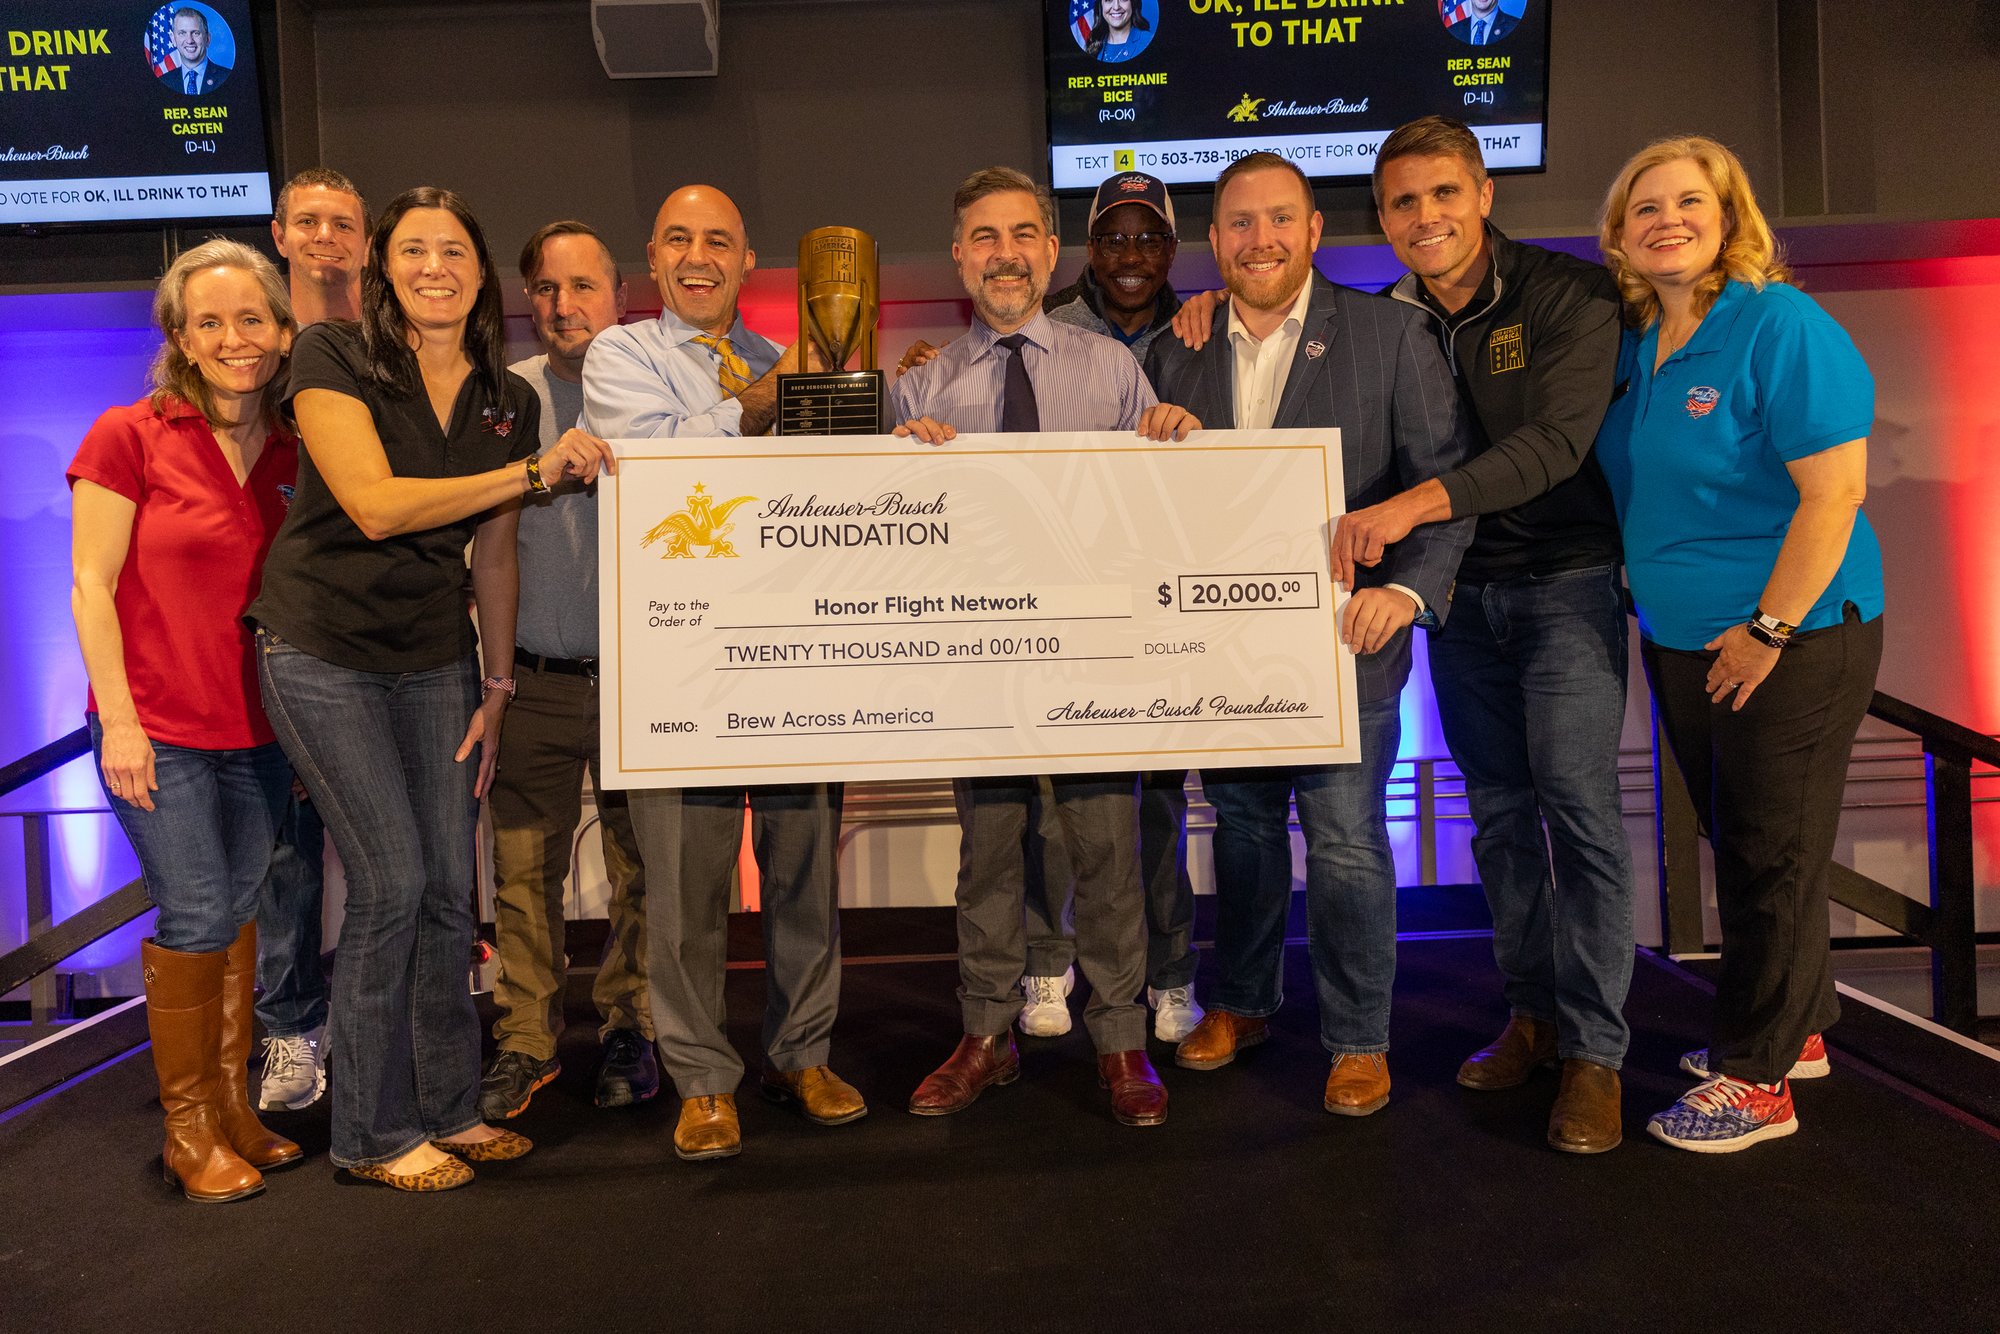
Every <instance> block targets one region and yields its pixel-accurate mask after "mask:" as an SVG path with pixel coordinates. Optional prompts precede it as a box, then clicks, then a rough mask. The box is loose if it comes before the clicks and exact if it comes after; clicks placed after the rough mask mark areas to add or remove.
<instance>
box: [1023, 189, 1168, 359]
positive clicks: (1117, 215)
mask: <svg viewBox="0 0 2000 1334" xmlns="http://www.w3.org/2000/svg"><path fill="white" fill-rule="evenodd" d="M1085 231H1086V232H1088V234H1089V236H1090V248H1089V256H1090V262H1089V264H1087V265H1086V266H1085V267H1084V270H1083V274H1082V276H1080V277H1079V278H1078V279H1077V280H1076V281H1075V282H1074V283H1071V284H1070V285H1069V286H1068V287H1065V288H1063V289H1062V290H1061V291H1060V292H1052V293H1050V294H1049V296H1048V298H1047V299H1046V300H1044V301H1043V302H1042V309H1043V310H1044V311H1046V312H1047V314H1048V317H1049V318H1050V319H1052V320H1055V321H1056V322H1057V323H1060V324H1074V325H1077V326H1078V327H1080V328H1084V329H1088V330H1090V331H1091V332H1092V333H1101V334H1107V335H1109V336H1110V337H1112V338H1116V339H1117V340H1118V341H1119V342H1121V343H1123V344H1125V345H1126V346H1127V347H1129V348H1131V349H1132V355H1133V356H1134V357H1137V358H1138V359H1139V360H1141V361H1144V360H1145V359H1146V349H1147V348H1148V347H1150V346H1151V345H1152V342H1153V338H1154V335H1156V334H1158V333H1159V332H1160V330H1162V329H1164V328H1166V327H1167V325H1168V324H1169V323H1170V322H1172V320H1173V318H1174V312H1175V311H1177V310H1179V309H1180V306H1181V301H1180V298H1179V297H1177V296H1175V295H1174V289H1173V286H1172V285H1171V284H1170V283H1168V282H1167V271H1168V270H1169V269H1171V268H1172V267H1173V264H1174V249H1175V247H1176V245H1177V244H1178V241H1177V239H1176V237H1175V235H1174V201H1173V200H1171V199H1169V198H1167V187H1166V183H1165V182H1164V181H1162V180H1160V179H1159V178H1158V177H1157V176H1148V175H1147V174H1146V173H1145V172H1143V171H1121V172H1119V173H1118V174H1117V175H1116V176H1112V177H1109V178H1107V179H1106V180H1105V182H1104V183H1103V184H1102V185H1100V186H1098V187H1097V196H1096V198H1094V199H1092V200H1091V201H1090V225H1089V226H1088V227H1087V228H1085Z"/></svg>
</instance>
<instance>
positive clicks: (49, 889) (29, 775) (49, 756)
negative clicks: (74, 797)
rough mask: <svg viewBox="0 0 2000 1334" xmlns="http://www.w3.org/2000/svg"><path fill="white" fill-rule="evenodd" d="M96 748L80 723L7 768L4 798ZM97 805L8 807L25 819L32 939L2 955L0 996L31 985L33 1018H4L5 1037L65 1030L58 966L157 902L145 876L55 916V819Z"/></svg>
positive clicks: (1, 786)
mask: <svg viewBox="0 0 2000 1334" xmlns="http://www.w3.org/2000/svg"><path fill="white" fill-rule="evenodd" d="M88 754H90V731H89V729H88V728H83V727H79V728H77V729H76V730H75V731H74V732H71V733H70V734H69V735H68V736H65V737H61V738H59V739H57V740H55V741H51V742H50V743H49V744H48V745H46V746H43V747H42V748H41V749H40V750H37V751H34V752H32V753H30V754H28V755H24V756H22V757H21V758H20V759H18V760H16V761H14V762H13V763H12V764H10V765H8V766H6V768H4V769H0V798H4V797H7V796H9V795H11V794H12V793H14V792H18V791H19V790H20V789H22V788H23V787H26V786H27V785H28V784H29V783H32V782H34V781H35V780H37V779H39V778H45V777H47V776H48V775H49V774H52V773H54V772H55V771H56V770H57V769H60V768H62V767H63V766H64V765H65V764H68V763H69V762H70V761H71V760H74V759H77V758H79V757H81V756H84V755H88ZM92 813H96V812H95V811H94V810H91V811H81V810H29V811H7V812H4V814H5V815H7V816H10V817H12V818H14V819H17V820H19V821H21V846H22V862H23V866H22V869H23V871H24V872H25V876H24V884H25V886H26V890H27V906H28V939H27V943H25V944H23V945H21V946H20V947H18V948H17V949H13V950H10V951H8V952H7V953H6V954H4V955H0V996H4V995H6V994H7V993H8V992H10V991H13V990H15V989H16V988H18V987H20V986H23V985H26V986H27V987H28V1022H27V1023H25V1024H0V1037H7V1038H40V1037H47V1036H48V1035H49V1034H51V1033H54V1032H56V1031H58V1030H59V1029H60V1028H61V1026H62V1024H63V1022H65V1021H67V1020H68V1019H69V1018H70V1017H71V1016H70V1014H69V1004H68V997H67V995H66V994H62V993H60V992H59V990H58V988H57V986H56V977H55V966H56V965H57V964H59V963H61V962H62V961H63V960H64V959H67V958H69V957H70V956H71V955H72V954H75V953H76V952H77V951H78V950H80V949H83V948H84V947H86V946H88V945H91V944H94V943H96V942H97V941H99V940H102V939H103V938H104V937H106V936H108V935H110V934H111V933H112V932H113V931H116V930H117V929H118V928H119V927H121V926H124V925H125V924H127V923H128V922H131V921H133V920H135V919H137V918H138V917H140V916H141V915H142V914H144V913H145V912H146V911H147V910H149V909H150V908H151V907H152V906H153V901H152V900H151V899H150V898H148V897H146V886H145V882H144V881H142V880H134V881H132V882H131V883H130V884H128V885H125V886H124V887H123V888H120V889H117V890H114V891H112V892H111V893H110V894H107V895H105V896H104V897H103V898H101V899H99V900H97V902H95V903H93V904H91V905H90V906H89V907H87V908H84V909H82V910H81V911H79V912H76V913H72V914H71V915H70V916H68V917H65V918H64V919H63V920H62V921H60V922H58V921H56V920H55V862H54V859H53V856H52V848H51V844H50V841H49V821H50V820H51V819H53V818H54V817H56V816H58V815H84V814H92Z"/></svg>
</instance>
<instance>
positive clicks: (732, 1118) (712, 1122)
mask: <svg viewBox="0 0 2000 1334" xmlns="http://www.w3.org/2000/svg"><path fill="white" fill-rule="evenodd" d="M741 1152H743V1127H742V1124H741V1123H740V1122H738V1121H737V1119H736V1095H735V1094H733V1093H716V1094H711V1095H709V1096H707V1097H701V1098H684V1099H682V1101H681V1119H680V1122H679V1124H677V1125H675V1126H674V1153H675V1155H676V1156H678V1157H681V1158H685V1159H687V1160H688V1161H690V1162H695V1161H698V1160H700V1159H703V1158H728V1157H731V1156H733V1155H735V1154H739V1153H741Z"/></svg>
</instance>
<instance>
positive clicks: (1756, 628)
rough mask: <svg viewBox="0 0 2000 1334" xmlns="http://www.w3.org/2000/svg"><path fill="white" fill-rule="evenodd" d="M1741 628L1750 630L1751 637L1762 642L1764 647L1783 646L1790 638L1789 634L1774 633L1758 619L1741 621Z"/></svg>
mask: <svg viewBox="0 0 2000 1334" xmlns="http://www.w3.org/2000/svg"><path fill="white" fill-rule="evenodd" d="M1743 628H1744V629H1745V630H1748V631H1749V632H1750V637H1751V638H1752V639H1754V640H1756V641H1757V642H1758V643H1760V644H1762V645H1763V646H1764V647H1765V648H1783V647H1784V646H1785V645H1786V644H1789V643H1790V642H1791V640H1792V637H1791V636H1790V635H1781V634H1777V633H1774V632H1773V631H1771V630H1770V629H1768V628H1767V627H1765V626H1764V625H1763V624H1762V623H1761V622H1758V621H1745V622H1743Z"/></svg>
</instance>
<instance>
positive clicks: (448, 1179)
mask: <svg viewBox="0 0 2000 1334" xmlns="http://www.w3.org/2000/svg"><path fill="white" fill-rule="evenodd" d="M347 1172H348V1174H349V1175H350V1176H357V1177H360V1178H361V1179H362V1180H363V1181H376V1182H380V1183H381V1184H382V1185H384V1186H389V1187H391V1188H393V1189H395V1190H407V1191H413V1192H417V1193H420V1194H421V1193H427V1192H431V1191H440V1190H457V1189H458V1188H459V1187H460V1186H469V1185H471V1184H472V1169H471V1168H469V1167H467V1166H466V1165H465V1164H464V1163H463V1162H461V1161H460V1160H458V1159H457V1158H446V1159H445V1160H444V1161H443V1162H441V1163H434V1164H432V1165H431V1166H429V1167H426V1168H425V1169H424V1170H423V1171H421V1172H391V1171H390V1170H389V1165H388V1164H387V1163H370V1164H368V1165H366V1166H363V1167H350V1168H348V1169H347Z"/></svg>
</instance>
